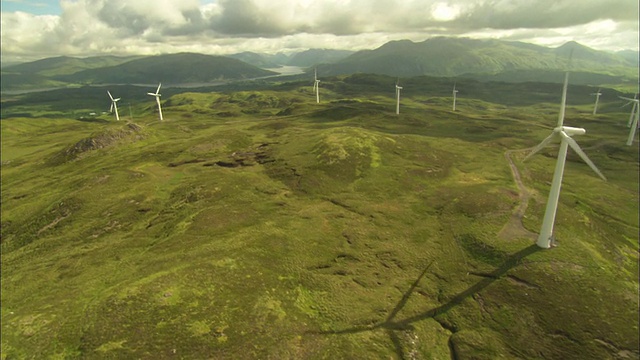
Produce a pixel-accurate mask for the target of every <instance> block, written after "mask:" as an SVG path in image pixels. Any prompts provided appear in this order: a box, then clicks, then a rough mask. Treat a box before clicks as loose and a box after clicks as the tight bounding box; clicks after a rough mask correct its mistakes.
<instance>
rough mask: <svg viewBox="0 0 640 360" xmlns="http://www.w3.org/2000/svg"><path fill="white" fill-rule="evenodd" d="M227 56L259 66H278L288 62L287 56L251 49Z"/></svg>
mask: <svg viewBox="0 0 640 360" xmlns="http://www.w3.org/2000/svg"><path fill="white" fill-rule="evenodd" d="M227 57H230V58H233V59H238V60H240V61H243V62H245V63H247V64H250V65H253V66H256V67H259V68H263V69H265V68H277V67H278V66H282V65H284V64H286V60H287V58H284V59H282V58H281V57H278V56H276V55H267V54H258V53H254V52H251V51H245V52H241V53H237V54H233V55H227Z"/></svg>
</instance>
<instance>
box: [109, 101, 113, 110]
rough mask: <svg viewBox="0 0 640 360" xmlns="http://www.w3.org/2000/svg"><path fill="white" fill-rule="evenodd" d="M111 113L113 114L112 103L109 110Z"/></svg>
mask: <svg viewBox="0 0 640 360" xmlns="http://www.w3.org/2000/svg"><path fill="white" fill-rule="evenodd" d="M109 112H113V103H111V107H110V108H109Z"/></svg>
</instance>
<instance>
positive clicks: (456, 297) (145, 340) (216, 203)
mask: <svg viewBox="0 0 640 360" xmlns="http://www.w3.org/2000/svg"><path fill="white" fill-rule="evenodd" d="M450 80H451V79H443V78H428V77H419V78H403V79H401V83H402V85H403V87H404V89H403V92H402V104H401V113H400V115H395V94H394V90H393V86H394V83H395V77H390V76H384V75H371V74H356V75H352V76H346V77H345V76H340V77H335V78H329V77H326V78H324V79H323V82H322V83H321V88H320V89H321V103H320V104H316V101H315V96H314V93H313V92H312V87H311V84H309V83H308V81H307V82H303V81H297V82H291V83H286V82H282V80H278V82H277V83H274V84H273V85H272V86H270V87H266V88H264V89H262V90H260V91H256V90H252V89H250V88H246V89H244V90H242V91H213V92H212V91H203V92H183V91H179V89H176V88H171V89H167V90H171V91H173V92H171V91H169V92H167V93H163V95H164V96H163V97H162V102H163V109H164V114H165V121H163V122H160V121H158V119H157V115H156V107H155V103H154V101H153V100H152V99H145V100H144V101H141V102H134V103H132V104H131V113H132V114H133V115H132V116H131V117H130V116H129V114H130V113H129V111H127V110H129V109H126V107H125V106H122V111H121V113H120V115H121V117H122V119H121V121H119V122H116V121H115V120H114V119H113V116H112V115H111V114H100V113H98V114H97V115H95V116H94V117H93V118H91V119H90V121H88V120H87V119H86V118H84V119H80V120H82V121H78V120H76V119H74V118H73V117H70V116H69V114H68V113H66V112H65V111H67V112H69V111H71V109H87V110H88V109H91V107H92V106H102V107H103V108H104V109H106V108H107V107H108V105H109V103H108V101H106V99H105V98H106V94H105V89H104V88H96V87H86V88H82V89H64V90H58V91H51V92H43V93H34V94H25V95H18V96H11V97H8V96H3V97H2V114H1V115H2V119H1V121H0V126H1V129H0V130H1V131H2V142H1V144H0V145H1V147H2V149H1V150H2V151H1V156H2V159H1V160H2V163H1V167H2V168H1V169H2V172H1V180H2V181H1V182H0V183H1V184H2V185H1V186H2V191H1V192H0V196H1V199H0V200H1V203H2V212H1V227H0V231H1V233H0V234H1V237H0V239H1V244H0V246H1V250H2V251H1V260H2V272H1V276H2V281H1V282H0V286H1V291H0V297H1V304H2V306H1V307H0V310H1V312H0V316H1V320H2V322H1V324H2V329H1V330H2V337H1V348H0V349H1V356H2V358H3V359H48V358H59V359H76V358H77V359H104V358H109V359H171V358H184V359H327V358H329V359H459V360H467V359H585V360H591V359H593V360H596V359H597V360H600V359H634V358H638V356H640V351H639V346H638V342H637V339H638V323H639V322H638V321H639V319H638V316H639V314H638V306H639V303H638V302H639V300H638V299H639V298H638V277H637V274H638V266H639V263H638V255H639V253H638V233H639V224H638V221H639V217H638V211H639V209H638V206H639V204H638V201H637V195H638V161H639V152H638V141H637V140H635V141H634V143H633V146H631V147H628V146H626V145H624V142H625V140H626V134H627V132H628V129H627V128H626V122H627V119H628V109H621V108H620V105H621V101H620V100H619V99H617V97H614V96H613V94H614V93H613V91H612V90H608V89H603V93H604V94H611V96H610V97H609V96H605V95H603V96H602V98H601V99H600V101H601V106H602V112H599V113H598V115H597V116H593V115H592V114H591V109H592V104H593V103H592V98H590V96H589V95H588V94H589V92H591V91H589V88H588V87H586V86H577V85H572V86H571V87H570V88H569V101H568V108H567V115H566V120H565V124H566V125H567V126H579V127H584V128H585V129H586V130H587V133H586V134H585V135H583V136H576V141H577V142H578V143H579V144H580V146H581V147H582V149H584V151H585V152H586V153H587V154H588V156H589V157H590V158H591V159H592V160H593V162H594V163H595V164H596V165H597V166H598V167H599V168H600V170H601V171H602V172H603V173H604V174H605V175H606V176H607V178H608V181H607V182H603V181H601V180H600V179H599V178H598V177H597V176H595V175H594V174H593V172H592V171H591V169H590V168H589V166H587V165H586V164H584V163H583V162H582V160H580V159H579V157H578V156H577V155H576V154H575V153H574V152H573V151H572V150H570V151H569V156H568V159H567V164H566V168H565V173H564V176H565V177H564V180H563V189H562V192H561V194H560V200H559V207H558V213H557V221H556V227H555V235H556V237H557V241H558V244H559V246H558V247H556V248H554V249H551V250H540V249H538V248H537V247H535V246H534V245H533V242H534V239H535V237H536V233H537V232H538V230H539V228H540V225H541V222H542V218H543V215H544V211H545V203H546V197H547V194H548V191H549V183H550V182H551V177H552V173H553V169H554V165H555V162H556V159H555V156H556V154H557V147H552V146H550V147H549V148H548V149H544V150H543V151H541V154H540V155H537V156H535V157H533V158H531V159H529V160H527V161H525V162H523V161H522V159H523V158H524V156H525V155H526V154H527V152H528V150H527V149H528V148H531V147H533V146H535V145H536V144H538V143H539V142H540V141H541V140H542V139H544V138H545V137H546V136H548V134H549V132H550V131H551V129H552V128H553V126H554V125H555V123H556V118H557V114H558V102H559V97H560V92H561V86H558V84H542V83H522V84H509V83H497V82H479V81H474V80H467V81H465V82H461V83H460V93H459V98H458V111H456V112H452V111H451V110H450V109H451V98H450V91H451V87H450V85H451V81H450ZM248 85H249V83H247V84H245V86H248ZM263 85H264V84H262V85H261V86H263ZM110 88H111V87H110ZM140 90H141V89H140V88H138V87H133V86H122V87H115V88H112V92H114V95H115V93H117V94H118V95H117V96H121V94H124V95H122V96H123V100H122V102H125V101H129V100H125V99H124V97H125V96H132V95H133V94H136V96H138V97H139V98H137V99H140V100H142V99H143V98H144V97H145V96H146V95H144V91H140ZM132 102H133V101H132ZM122 105H125V104H122ZM14 109H15V110H19V111H21V112H22V113H23V115H22V116H6V115H7V113H8V112H10V111H12V110H14ZM125 109H126V110H125ZM85 112H86V111H85ZM125 114H126V115H125ZM14 115H15V114H14ZM125 118H126V119H127V120H129V121H125ZM518 179H519V181H520V182H518Z"/></svg>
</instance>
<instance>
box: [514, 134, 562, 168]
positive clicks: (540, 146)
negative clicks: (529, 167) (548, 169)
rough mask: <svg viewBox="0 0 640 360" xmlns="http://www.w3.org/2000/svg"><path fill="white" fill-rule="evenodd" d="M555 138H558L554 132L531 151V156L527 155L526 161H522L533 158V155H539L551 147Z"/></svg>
mask: <svg viewBox="0 0 640 360" xmlns="http://www.w3.org/2000/svg"><path fill="white" fill-rule="evenodd" d="M555 137H556V133H555V132H552V133H551V135H549V136H547V137H546V138H545V139H544V140H542V142H541V143H540V144H538V146H536V147H534V148H533V150H531V152H530V153H529V155H527V156H526V157H525V158H524V159H522V161H526V160H527V159H528V158H530V157H532V156H533V155H535V154H537V153H538V152H539V151H540V150H542V149H543V148H545V147H547V145H549V144H550V143H551V142H552V141H553V140H554V138H555Z"/></svg>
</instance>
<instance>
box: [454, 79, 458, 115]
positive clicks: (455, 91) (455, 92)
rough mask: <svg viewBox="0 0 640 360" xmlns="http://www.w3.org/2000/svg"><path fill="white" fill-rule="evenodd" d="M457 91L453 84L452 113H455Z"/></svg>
mask: <svg viewBox="0 0 640 360" xmlns="http://www.w3.org/2000/svg"><path fill="white" fill-rule="evenodd" d="M457 93H458V90H456V83H453V111H456V94H457Z"/></svg>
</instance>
